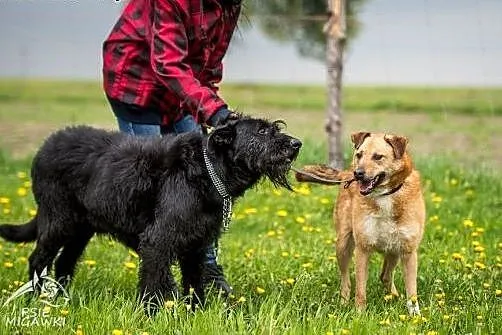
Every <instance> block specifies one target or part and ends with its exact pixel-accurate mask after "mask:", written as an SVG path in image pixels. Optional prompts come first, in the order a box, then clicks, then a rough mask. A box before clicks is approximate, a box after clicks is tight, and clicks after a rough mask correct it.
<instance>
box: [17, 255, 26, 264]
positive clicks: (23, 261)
mask: <svg viewBox="0 0 502 335" xmlns="http://www.w3.org/2000/svg"><path fill="white" fill-rule="evenodd" d="M18 260H19V262H21V263H27V262H28V258H26V257H24V256H21V257H19V258H18Z"/></svg>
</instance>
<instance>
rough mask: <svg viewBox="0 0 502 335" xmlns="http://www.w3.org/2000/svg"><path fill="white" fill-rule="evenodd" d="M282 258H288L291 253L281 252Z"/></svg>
mask: <svg viewBox="0 0 502 335" xmlns="http://www.w3.org/2000/svg"><path fill="white" fill-rule="evenodd" d="M281 256H282V257H288V256H289V252H287V251H283V252H281Z"/></svg>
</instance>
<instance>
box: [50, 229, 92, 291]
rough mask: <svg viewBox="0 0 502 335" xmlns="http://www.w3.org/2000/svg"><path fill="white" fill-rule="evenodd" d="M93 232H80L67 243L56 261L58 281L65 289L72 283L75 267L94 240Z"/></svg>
mask: <svg viewBox="0 0 502 335" xmlns="http://www.w3.org/2000/svg"><path fill="white" fill-rule="evenodd" d="M93 235H94V233H93V232H92V231H84V230H81V231H78V232H76V234H75V236H73V237H72V238H70V239H69V240H68V242H66V243H65V245H64V247H63V250H62V252H61V254H60V255H59V257H58V258H57V260H56V266H55V267H56V279H57V280H58V281H59V283H60V284H61V285H62V286H63V287H64V286H66V285H67V284H69V282H70V281H71V278H72V277H73V273H74V271H75V265H76V264H77V261H78V259H79V258H80V256H81V255H82V253H83V252H84V250H85V247H86V246H87V243H89V240H90V239H91V238H92V236H93Z"/></svg>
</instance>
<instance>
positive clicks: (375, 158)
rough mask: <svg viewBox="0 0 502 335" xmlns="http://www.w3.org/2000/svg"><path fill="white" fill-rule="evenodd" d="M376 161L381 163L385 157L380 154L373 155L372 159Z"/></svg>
mask: <svg viewBox="0 0 502 335" xmlns="http://www.w3.org/2000/svg"><path fill="white" fill-rule="evenodd" d="M371 158H372V159H373V160H374V161H379V160H381V159H382V158H383V155H380V154H373V157H371Z"/></svg>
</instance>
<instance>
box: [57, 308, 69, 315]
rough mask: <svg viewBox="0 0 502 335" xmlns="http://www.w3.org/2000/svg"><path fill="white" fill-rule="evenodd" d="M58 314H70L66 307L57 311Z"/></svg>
mask: <svg viewBox="0 0 502 335" xmlns="http://www.w3.org/2000/svg"><path fill="white" fill-rule="evenodd" d="M59 314H61V315H62V316H67V315H68V314H70V311H68V310H67V309H62V310H60V311H59Z"/></svg>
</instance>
